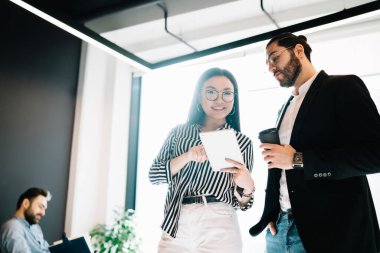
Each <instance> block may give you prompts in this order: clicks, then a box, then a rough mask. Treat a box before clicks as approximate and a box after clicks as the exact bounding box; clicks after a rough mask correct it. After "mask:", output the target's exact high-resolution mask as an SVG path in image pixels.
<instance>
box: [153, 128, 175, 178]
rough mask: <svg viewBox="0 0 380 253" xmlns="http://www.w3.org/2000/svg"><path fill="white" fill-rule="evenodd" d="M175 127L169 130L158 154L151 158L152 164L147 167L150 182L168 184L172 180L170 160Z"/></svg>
mask: <svg viewBox="0 0 380 253" xmlns="http://www.w3.org/2000/svg"><path fill="white" fill-rule="evenodd" d="M177 128H178V127H175V128H173V129H172V130H171V131H170V133H169V136H168V137H167V138H166V140H165V142H164V144H163V146H162V148H161V150H160V152H159V154H158V155H157V157H156V158H155V159H154V160H153V164H152V166H151V167H150V169H149V180H150V182H151V183H152V184H156V185H157V184H170V182H171V181H172V173H171V167H170V162H171V160H172V158H173V157H172V153H173V147H174V143H175V135H176V132H177Z"/></svg>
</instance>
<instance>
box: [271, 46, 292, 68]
mask: <svg viewBox="0 0 380 253" xmlns="http://www.w3.org/2000/svg"><path fill="white" fill-rule="evenodd" d="M290 48H293V46H291V47H287V48H284V49H283V50H281V51H278V52H275V53H272V54H270V55H269V56H268V58H267V60H266V64H267V65H269V64H272V65H276V64H277V63H278V60H279V59H280V57H281V54H282V53H283V52H285V51H286V50H288V49H290Z"/></svg>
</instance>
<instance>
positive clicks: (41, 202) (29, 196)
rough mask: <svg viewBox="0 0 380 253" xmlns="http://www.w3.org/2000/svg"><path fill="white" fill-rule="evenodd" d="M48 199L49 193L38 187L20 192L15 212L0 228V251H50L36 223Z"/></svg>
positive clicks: (40, 217) (28, 252)
mask: <svg viewBox="0 0 380 253" xmlns="http://www.w3.org/2000/svg"><path fill="white" fill-rule="evenodd" d="M50 199H51V195H50V193H49V192H48V191H46V190H44V189H40V188H30V189H28V190H27V191H26V192H24V193H23V194H21V196H20V197H19V199H18V201H17V210H16V213H15V214H14V215H13V217H12V218H11V219H9V220H8V221H6V222H5V223H4V224H3V225H2V226H1V228H0V252H1V253H45V252H50V251H49V244H48V243H47V241H45V239H44V236H43V234H42V230H41V227H40V226H39V225H38V223H39V222H40V220H41V219H42V217H43V216H45V211H46V208H47V202H48V201H49V200H50Z"/></svg>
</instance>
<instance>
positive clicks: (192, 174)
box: [149, 123, 253, 237]
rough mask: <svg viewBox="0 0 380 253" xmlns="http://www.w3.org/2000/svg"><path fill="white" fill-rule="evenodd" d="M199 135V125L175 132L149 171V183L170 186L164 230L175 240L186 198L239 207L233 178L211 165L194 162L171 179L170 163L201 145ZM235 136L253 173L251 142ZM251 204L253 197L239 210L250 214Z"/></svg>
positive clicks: (181, 128)
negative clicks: (211, 199)
mask: <svg viewBox="0 0 380 253" xmlns="http://www.w3.org/2000/svg"><path fill="white" fill-rule="evenodd" d="M229 128H231V126H230V125H229V124H228V123H226V124H225V125H224V126H223V127H221V128H219V129H218V130H221V129H229ZM200 131H201V126H200V125H199V124H182V125H178V126H177V127H175V128H173V129H172V130H171V131H170V133H169V136H168V137H167V139H166V141H165V143H164V145H163V147H162V148H161V150H160V153H159V154H158V156H157V157H156V159H154V161H153V164H152V166H151V168H150V171H149V179H150V181H151V182H152V183H153V184H163V183H166V184H168V193H167V196H166V202H165V211H164V221H163V223H162V225H161V228H162V229H163V230H164V231H165V232H167V233H168V234H169V235H171V236H172V237H175V236H176V233H177V230H178V220H179V216H180V212H181V203H182V200H183V198H184V197H185V196H198V195H213V196H215V197H216V198H217V199H218V200H220V201H222V202H225V203H227V204H230V205H232V206H233V207H239V206H240V203H239V201H238V199H237V198H236V197H235V196H234V183H233V178H232V174H230V173H225V172H216V171H213V170H212V169H211V166H210V163H209V162H208V161H205V162H203V163H198V162H195V161H191V162H189V163H187V164H186V165H185V166H184V167H183V168H182V169H181V170H180V171H179V172H178V173H177V174H175V175H174V176H172V173H171V168H170V164H171V160H172V159H174V158H176V157H178V156H180V155H181V154H183V153H185V152H187V151H188V150H189V149H190V148H191V147H193V146H197V145H201V144H202V143H201V140H200V138H199V133H200ZM235 134H236V137H237V140H238V143H239V147H240V150H241V153H242V155H243V160H244V162H245V165H246V167H247V169H248V170H249V171H252V167H253V147H252V141H251V139H249V138H248V137H247V136H245V135H243V134H242V133H240V132H238V131H235ZM252 203H253V197H251V200H250V201H249V203H248V204H247V205H246V206H240V209H241V210H247V209H249V208H250V207H251V206H252Z"/></svg>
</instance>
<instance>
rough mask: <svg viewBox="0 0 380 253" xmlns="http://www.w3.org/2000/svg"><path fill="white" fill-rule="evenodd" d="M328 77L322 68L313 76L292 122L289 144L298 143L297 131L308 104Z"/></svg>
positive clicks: (307, 109)
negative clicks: (312, 80) (313, 78)
mask: <svg viewBox="0 0 380 253" xmlns="http://www.w3.org/2000/svg"><path fill="white" fill-rule="evenodd" d="M327 77H328V75H327V74H326V73H325V72H324V71H323V70H322V71H321V72H320V73H319V74H318V75H317V77H316V78H315V80H314V82H313V83H312V84H311V86H310V88H309V90H308V91H307V93H306V95H305V98H304V100H303V101H302V104H301V107H300V109H299V111H298V113H297V117H296V120H295V122H294V126H293V130H292V135H291V137H290V144H292V145H293V146H296V145H297V143H298V137H299V136H300V135H299V132H300V130H301V128H302V123H303V120H304V119H305V116H306V115H308V111H309V109H310V105H311V104H312V102H313V99H314V97H315V95H316V94H317V91H318V88H319V87H320V85H321V83H323V82H324V80H325V79H326V78H327Z"/></svg>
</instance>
